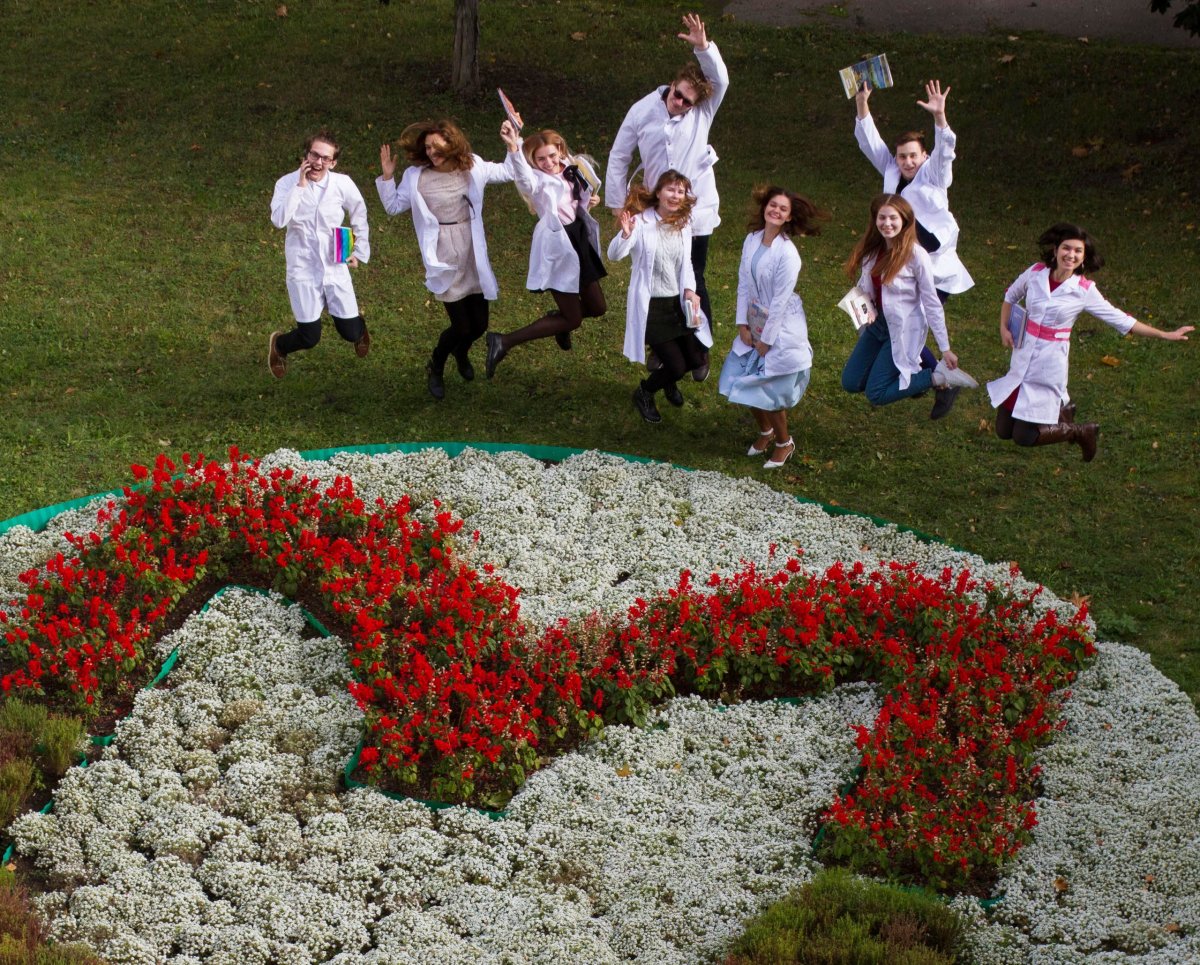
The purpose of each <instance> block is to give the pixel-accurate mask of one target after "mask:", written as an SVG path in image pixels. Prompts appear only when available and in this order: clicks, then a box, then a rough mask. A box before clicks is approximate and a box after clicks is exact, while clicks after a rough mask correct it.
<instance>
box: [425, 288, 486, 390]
mask: <svg viewBox="0 0 1200 965" xmlns="http://www.w3.org/2000/svg"><path fill="white" fill-rule="evenodd" d="M442 304H443V305H445V307H446V315H447V316H448V317H449V319H450V324H449V325H448V326H447V327H446V328H445V329H444V330H443V331H442V334H441V335H439V336H438V340H437V345H435V346H434V347H433V368H434V370H435V371H437V372H441V371H442V369H443V368H444V367H445V365H446V359H448V358H449V357H450V356H451V355H453V356H454V357H455V358H456V359H459V360H460V361H461V360H463V359H466V357H467V352H469V351H470V349H471V346H472V345H474V344H475V342H476V341H477V340H478V339H479V337H480V336H481V335H483V333H484V332H486V331H487V327H488V302H487V299H486V298H484V297H483V294H482V293H480V292H476V293H475V294H473V295H468V296H467V297H466V298H460V299H459V300H458V301H456V302H443V303H442Z"/></svg>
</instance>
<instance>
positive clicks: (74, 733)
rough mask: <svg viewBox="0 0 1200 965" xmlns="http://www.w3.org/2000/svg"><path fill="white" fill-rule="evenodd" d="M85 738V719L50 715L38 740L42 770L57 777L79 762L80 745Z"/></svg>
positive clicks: (38, 752)
mask: <svg viewBox="0 0 1200 965" xmlns="http://www.w3.org/2000/svg"><path fill="white" fill-rule="evenodd" d="M83 738H84V727H83V721H81V720H80V719H79V718H78V717H57V716H55V717H50V718H49V719H47V721H46V724H45V726H44V727H43V728H42V734H41V739H40V740H39V741H38V746H37V754H38V760H39V762H40V763H41V765H42V770H44V771H45V772H46V773H48V774H51V775H53V776H54V777H55V778H59V777H62V776H63V774H65V773H66V771H67V768H68V767H71V766H72V765H73V764H76V763H78V760H79V745H80V743H81V742H82V741H83Z"/></svg>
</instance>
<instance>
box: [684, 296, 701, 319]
mask: <svg viewBox="0 0 1200 965" xmlns="http://www.w3.org/2000/svg"><path fill="white" fill-rule="evenodd" d="M683 297H684V300H685V301H686V302H687V303H688V304H689V305H691V306H692V317H693V318H696V319H699V318H700V296H699V295H697V294H696V293H695V292H694V291H692V290H691V289H690V288H688V289H686V290H685V291H684V293H683ZM697 328H699V325H697Z"/></svg>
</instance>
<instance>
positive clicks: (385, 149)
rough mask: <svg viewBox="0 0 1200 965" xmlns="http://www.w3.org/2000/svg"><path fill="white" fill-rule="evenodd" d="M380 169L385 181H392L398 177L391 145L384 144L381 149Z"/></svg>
mask: <svg viewBox="0 0 1200 965" xmlns="http://www.w3.org/2000/svg"><path fill="white" fill-rule="evenodd" d="M379 169H380V170H381V171H382V172H383V178H384V180H385V181H390V180H392V178H394V177H395V176H396V158H395V156H394V155H393V154H392V146H391V145H390V144H383V145H381V146H380V148H379Z"/></svg>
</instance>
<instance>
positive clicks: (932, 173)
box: [854, 114, 975, 295]
mask: <svg viewBox="0 0 1200 965" xmlns="http://www.w3.org/2000/svg"><path fill="white" fill-rule="evenodd" d="M854 137H855V139H856V140H857V141H858V146H859V147H860V148H861V149H862V152H863V154H865V155H866V156H867V159H868V160H869V161H870V162H871V163H872V164H873V165H874V166H875V170H876V171H878V172H879V173H880V174H882V175H883V190H884V191H885V192H887V193H888V194H896V186H897V185H898V184H899V183H900V167H899V165H897V164H896V158H895V155H894V154H893V152H892V151H891V150H890V149H889V148H888V146H887V145H886V144H884V143H883V138H881V137H880V136H879V131H878V130H877V129H876V127H875V120H874V118H872V117H871V115H870V114H868V115H867V116H866V117H863V118H855V122H854ZM957 140H958V138H957V136H956V135H955V133H954V131H952V130H951V129H950V128H949V127H948V126H947V127H937V126H935V127H934V129H933V150H932V151H931V152H930V153H929V159H928V160H927V161H926V162H925V163H924V164H922V165H921V166H920V167H919V168H918V169H917V173H916V174H915V175H914V176H913V179H912V181H911V182H909V184H908V185H907V186H906V187H905V188H904V190H903V191H901V192H899V194H900V197H902V198H903V199H904V200H905V201H907V202H908V203H909V204H911V205H912V209H913V214H915V215H916V218H917V220H918V221H919V222H921V224H922V225H924V226H925V228H927V229H928V230H929V231H931V232H932V233H933V234H934V236H936V237H937V239H938V241H940V242H941V247H940V248H938V250H937V251H936V252H933V253H931V254H930V256H929V257H930V258H932V259H933V277H934V280H935V281H936V282H937V287H938V288H940V289H941V290H942V291H944V292H947V293H949V294H951V295H958V294H960V293H962V292H965V291H966V290H967V289H968V288H970V287H971V286H972V285H974V284H975V281H974V280H973V279H972V278H971V276H970V274H968V272H967V269H966V267H965V266H964V265H963V263H962V261H960V260H959V257H958V250H957V249H958V222H957V221H955V220H954V215H952V214H951V213H950V196H949V194H948V193H947V191H948V189H949V187H950V182H951V181H952V180H953V178H954V175H953V172H952V168H951V165H952V163H953V161H954V145H955V143H956V142H957Z"/></svg>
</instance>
